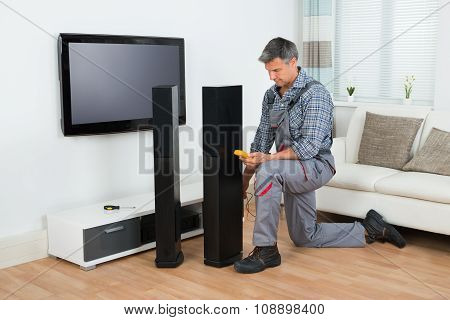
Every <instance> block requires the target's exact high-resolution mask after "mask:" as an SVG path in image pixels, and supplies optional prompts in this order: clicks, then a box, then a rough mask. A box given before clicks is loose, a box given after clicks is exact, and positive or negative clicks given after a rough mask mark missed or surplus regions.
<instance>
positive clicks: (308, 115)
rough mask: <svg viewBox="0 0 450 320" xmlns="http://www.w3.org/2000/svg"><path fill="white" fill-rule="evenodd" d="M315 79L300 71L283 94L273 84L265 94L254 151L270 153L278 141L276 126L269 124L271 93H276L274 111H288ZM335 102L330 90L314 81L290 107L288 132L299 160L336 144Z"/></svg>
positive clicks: (310, 156) (252, 150)
mask: <svg viewBox="0 0 450 320" xmlns="http://www.w3.org/2000/svg"><path fill="white" fill-rule="evenodd" d="M313 80H314V79H313V78H311V77H310V76H308V75H306V73H305V71H303V70H300V72H299V75H298V76H297V78H296V79H295V81H294V84H293V85H292V87H290V88H289V89H288V90H287V91H286V92H285V94H284V95H283V97H282V98H281V97H280V95H279V94H278V91H277V86H276V85H273V86H272V87H271V88H270V89H269V90H267V91H266V94H265V95H264V100H263V103H262V114H261V121H260V123H259V126H258V130H257V131H256V135H255V139H254V141H253V143H252V145H251V152H263V153H269V151H270V149H271V148H272V145H273V142H274V140H275V131H276V128H272V127H271V125H270V110H269V104H268V92H269V91H270V90H271V91H273V92H274V93H275V100H274V103H273V105H272V108H273V110H286V108H287V106H288V105H289V102H290V101H291V100H292V99H293V98H294V97H295V95H296V93H297V92H298V91H300V90H301V89H302V88H303V87H305V85H306V84H307V83H308V82H311V81H313ZM333 108H334V105H333V101H332V100H331V96H330V94H329V92H328V90H327V89H326V88H325V87H324V86H323V85H321V84H314V85H312V86H311V87H310V89H309V90H308V91H306V92H305V93H304V94H303V95H302V96H301V98H300V99H299V101H298V102H297V103H296V104H295V105H294V106H293V107H292V108H291V109H290V110H289V131H290V133H291V143H292V145H291V148H292V150H294V152H295V153H296V154H297V156H298V158H299V159H300V160H307V159H311V158H313V157H315V156H316V155H317V154H318V153H319V151H328V150H330V148H331V145H332V143H333V140H332V128H333Z"/></svg>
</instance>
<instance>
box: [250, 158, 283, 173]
mask: <svg viewBox="0 0 450 320" xmlns="http://www.w3.org/2000/svg"><path fill="white" fill-rule="evenodd" d="M280 161H281V160H271V161H266V162H263V163H261V164H260V165H259V167H258V169H257V171H256V172H257V174H260V175H275V174H276V173H278V172H279V171H280V165H281V163H280Z"/></svg>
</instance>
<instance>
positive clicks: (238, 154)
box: [234, 150, 248, 159]
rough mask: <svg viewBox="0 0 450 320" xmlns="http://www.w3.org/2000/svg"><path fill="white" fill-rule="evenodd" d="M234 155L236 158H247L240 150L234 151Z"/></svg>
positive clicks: (246, 154)
mask: <svg viewBox="0 0 450 320" xmlns="http://www.w3.org/2000/svg"><path fill="white" fill-rule="evenodd" d="M234 154H235V155H236V156H238V157H242V158H245V159H247V158H248V153H247V152H245V151H242V150H234Z"/></svg>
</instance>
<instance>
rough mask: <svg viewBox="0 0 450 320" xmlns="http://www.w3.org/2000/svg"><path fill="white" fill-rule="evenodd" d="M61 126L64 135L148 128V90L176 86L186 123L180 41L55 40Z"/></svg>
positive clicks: (84, 37)
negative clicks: (56, 43) (59, 84)
mask: <svg viewBox="0 0 450 320" xmlns="http://www.w3.org/2000/svg"><path fill="white" fill-rule="evenodd" d="M58 48H59V54H58V57H59V76H60V83H61V126H62V131H63V133H64V135H65V136H73V135H90V134H105V133H116V132H126V131H137V130H148V129H151V128H152V123H153V120H152V116H153V110H152V109H153V103H152V88H153V87H156V86H160V85H177V86H178V92H179V104H178V105H179V108H180V110H179V121H180V124H185V123H186V95H185V78H184V39H181V38H161V37H140V36H118V35H94V34H89V35H88V34H67V33H62V34H60V36H59V45H58Z"/></svg>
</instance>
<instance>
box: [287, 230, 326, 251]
mask: <svg viewBox="0 0 450 320" xmlns="http://www.w3.org/2000/svg"><path fill="white" fill-rule="evenodd" d="M317 231H318V230H317V228H315V227H311V228H305V229H303V230H301V231H300V232H295V234H291V240H292V242H293V243H294V244H295V246H296V247H307V248H319V247H321V244H320V243H321V242H320V235H319V232H317Z"/></svg>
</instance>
